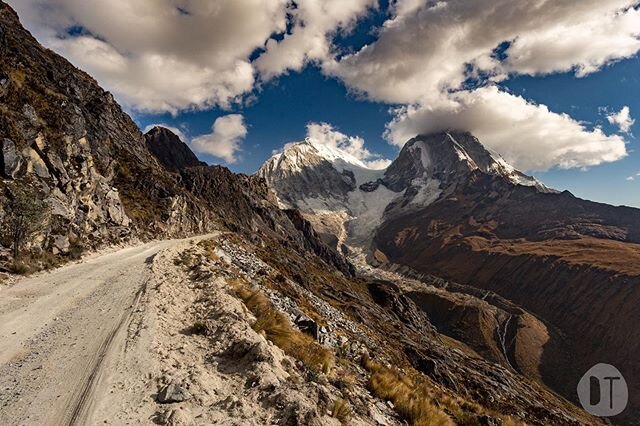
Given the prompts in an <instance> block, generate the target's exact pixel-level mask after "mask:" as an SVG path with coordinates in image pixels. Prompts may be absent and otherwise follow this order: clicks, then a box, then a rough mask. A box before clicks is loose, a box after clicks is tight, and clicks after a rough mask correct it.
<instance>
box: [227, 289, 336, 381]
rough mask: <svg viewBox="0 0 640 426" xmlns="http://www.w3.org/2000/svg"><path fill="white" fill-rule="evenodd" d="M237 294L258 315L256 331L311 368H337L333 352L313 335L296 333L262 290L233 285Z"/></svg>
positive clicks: (254, 326) (315, 369) (316, 369)
mask: <svg viewBox="0 0 640 426" xmlns="http://www.w3.org/2000/svg"><path fill="white" fill-rule="evenodd" d="M232 285H233V286H234V287H235V291H236V294H237V295H238V297H239V298H240V299H241V300H242V301H243V302H244V304H245V305H246V306H247V308H249V310H250V311H251V312H252V313H253V314H254V315H255V317H256V322H255V323H254V324H253V329H254V330H256V331H257V332H259V333H264V334H265V336H266V337H267V339H269V340H271V341H272V342H273V343H274V344H275V345H276V346H278V347H279V348H280V349H282V350H283V351H284V352H285V353H286V354H287V355H290V356H292V357H294V358H296V359H298V360H300V361H302V363H304V364H305V365H306V366H307V367H308V368H309V369H311V370H314V371H322V372H323V373H324V374H329V373H330V372H331V370H332V369H333V366H334V365H335V357H334V354H333V352H332V351H331V350H329V349H327V348H325V347H323V346H321V345H320V344H318V343H317V342H316V341H315V340H314V339H313V338H311V337H310V336H308V335H306V334H304V333H302V332H300V331H298V330H296V329H295V328H294V327H293V326H292V325H291V322H290V321H289V318H287V316H286V315H284V314H283V313H281V312H279V311H278V310H277V309H275V308H274V307H273V305H272V304H271V302H270V301H269V299H268V298H267V297H266V296H265V295H264V294H263V293H262V292H261V291H260V290H259V289H255V288H251V287H249V286H248V285H247V284H246V283H243V282H242V281H235V282H233V283H232Z"/></svg>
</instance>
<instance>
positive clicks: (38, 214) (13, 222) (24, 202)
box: [2, 185, 51, 263]
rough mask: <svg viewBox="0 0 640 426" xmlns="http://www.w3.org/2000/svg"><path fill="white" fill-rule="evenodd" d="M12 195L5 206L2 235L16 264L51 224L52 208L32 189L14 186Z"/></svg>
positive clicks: (11, 191) (11, 188)
mask: <svg viewBox="0 0 640 426" xmlns="http://www.w3.org/2000/svg"><path fill="white" fill-rule="evenodd" d="M10 193H11V194H10V197H9V201H8V203H7V204H6V206H5V215H4V219H3V223H2V233H3V234H4V235H5V236H6V238H7V239H8V242H9V245H10V246H11V252H12V255H13V260H14V263H16V262H17V261H18V260H19V258H20V254H21V251H22V249H23V248H24V247H25V246H26V245H27V244H28V243H30V242H32V240H33V239H34V237H35V236H36V235H37V234H38V233H40V232H41V231H43V230H44V229H45V227H46V225H47V224H48V223H49V217H50V213H51V208H50V206H49V205H48V204H47V203H46V202H45V201H43V200H42V197H41V196H40V195H39V194H38V193H37V192H36V191H35V190H33V189H31V188H28V187H25V186H22V185H20V186H18V185H12V186H11V187H10Z"/></svg>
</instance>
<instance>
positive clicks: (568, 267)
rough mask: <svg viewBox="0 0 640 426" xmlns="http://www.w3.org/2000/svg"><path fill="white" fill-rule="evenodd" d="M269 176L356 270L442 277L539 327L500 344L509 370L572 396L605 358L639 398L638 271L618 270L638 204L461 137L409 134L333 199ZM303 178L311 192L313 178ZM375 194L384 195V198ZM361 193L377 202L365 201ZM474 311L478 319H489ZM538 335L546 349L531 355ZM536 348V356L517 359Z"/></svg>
mask: <svg viewBox="0 0 640 426" xmlns="http://www.w3.org/2000/svg"><path fill="white" fill-rule="evenodd" d="M326 163H327V164H329V162H328V161H327V162H326ZM300 175H301V176H304V178H305V184H306V185H307V186H308V185H310V183H309V182H308V181H307V180H306V178H307V177H309V176H311V177H312V176H313V174H311V173H310V172H307V171H304V170H303V171H302V172H301V174H300ZM279 178H280V177H279V176H278V175H274V176H272V177H269V176H267V182H268V183H269V184H270V186H271V187H272V189H273V190H274V191H275V192H276V193H277V194H283V195H284V197H283V198H285V199H286V200H287V201H288V202H289V203H290V204H291V205H292V206H294V207H297V208H300V210H301V211H302V212H303V214H305V216H306V217H307V218H308V219H309V220H310V221H311V222H312V223H313V224H314V226H316V227H317V229H318V232H319V233H320V234H321V235H323V238H324V239H325V241H326V242H328V243H331V244H337V246H338V247H341V248H342V251H343V252H344V253H346V254H348V255H349V256H350V258H351V259H352V260H353V261H354V262H355V263H356V265H359V266H358V267H359V268H364V269H367V268H371V267H375V268H382V269H384V270H389V271H400V272H401V273H402V274H409V276H422V277H427V278H425V280H426V281H425V283H426V284H431V283H434V282H436V283H437V282H438V281H439V280H441V279H444V280H445V281H451V282H455V283H458V284H460V285H463V286H466V287H465V288H476V289H477V290H478V291H479V292H480V294H482V293H484V292H490V293H495V294H497V295H499V296H501V297H502V298H504V299H506V300H509V301H511V303H513V304H514V305H515V306H517V307H519V308H520V309H523V310H525V312H527V315H532V316H533V317H534V318H536V321H541V322H543V323H545V324H547V325H548V327H549V329H548V330H547V331H546V332H544V333H542V334H541V335H538V336H537V337H533V335H532V336H529V337H531V338H533V340H527V339H528V338H527V337H522V340H521V341H520V343H518V344H516V343H513V341H512V345H513V346H510V347H511V349H509V346H507V351H509V350H511V351H515V352H518V351H519V349H517V347H528V348H529V349H528V350H525V351H524V352H520V353H521V355H520V358H519V359H520V361H518V358H512V359H510V361H509V362H510V363H511V364H513V365H514V366H515V367H514V368H520V369H522V371H528V372H529V373H528V374H531V377H538V378H539V380H541V381H542V382H544V383H546V384H547V385H549V386H551V387H552V388H553V389H555V390H556V391H558V392H560V393H562V394H563V395H565V396H566V397H568V398H570V399H574V398H575V386H576V384H577V382H578V379H579V378H580V376H581V375H582V373H583V372H584V371H586V370H587V369H588V368H589V367H591V366H592V365H593V364H595V363H597V362H609V363H611V364H613V365H616V366H617V367H618V368H620V369H621V371H623V374H624V375H625V377H627V379H628V380H629V386H630V389H637V390H636V391H635V392H634V394H635V395H638V394H640V380H637V379H636V378H637V377H640V370H638V365H637V364H636V363H634V362H633V361H632V360H633V357H634V355H633V354H634V353H635V351H637V350H639V348H640V339H638V338H637V337H632V333H633V332H632V328H633V327H632V326H631V325H630V324H635V323H636V322H637V321H639V320H640V318H638V314H637V312H636V310H635V309H634V306H636V305H637V303H640V274H639V272H640V271H639V270H638V269H637V268H634V267H632V266H630V265H637V264H640V250H639V247H640V245H639V243H640V209H635V208H631V207H624V206H622V207H615V206H609V205H606V204H603V203H595V202H591V201H587V200H582V199H580V198H577V197H575V196H574V195H573V194H571V193H570V192H568V191H563V192H558V191H555V190H552V189H549V188H547V187H546V186H544V185H542V184H540V183H539V182H537V181H536V180H534V179H533V178H530V177H528V176H526V175H524V174H523V173H521V172H519V171H517V170H515V169H514V168H513V167H510V166H509V165H508V164H506V163H505V162H504V160H502V159H501V158H499V157H495V156H493V155H492V154H491V153H490V152H489V151H488V150H486V149H484V147H482V145H481V144H480V142H479V141H478V140H477V139H476V138H475V137H473V136H472V135H470V134H468V133H460V134H458V133H453V134H451V133H447V132H443V133H437V134H432V135H426V136H417V137H416V138H413V139H411V140H410V141H408V142H407V144H406V145H405V146H404V147H403V149H402V150H401V152H400V154H399V156H398V158H397V159H396V160H395V161H394V162H392V163H391V165H390V166H389V167H388V168H387V169H386V170H385V171H384V173H383V174H382V176H380V177H379V178H378V179H376V180H375V181H371V182H366V183H365V184H362V185H360V186H358V187H357V188H354V185H351V186H350V192H348V193H347V196H346V197H343V198H342V199H326V198H325V199H322V198H319V197H317V196H315V194H313V195H311V196H307V195H306V194H305V193H304V192H300V191H299V187H296V186H293V185H290V184H289V183H290V182H292V181H293V182H295V181H296V179H298V178H299V176H298V177H297V176H295V175H294V176H293V177H290V176H286V177H285V178H284V179H280V180H279ZM313 183H314V185H316V189H315V191H316V193H322V191H323V190H322V188H321V185H323V184H325V182H324V181H322V180H316V181H314V182H313ZM521 183H526V184H527V185H522V184H521ZM317 186H320V188H317ZM381 191H390V194H391V196H389V197H387V198H384V197H382V196H381V195H382V192H381ZM353 194H365V195H364V198H354V197H353ZM367 194H368V196H370V197H371V198H370V200H375V202H377V203H379V202H381V201H382V202H383V205H384V206H383V207H382V208H380V207H378V208H377V209H374V208H372V207H373V206H374V205H375V204H374V203H373V201H371V204H370V205H367V204H366V201H367V198H366V196H367ZM349 196H351V198H349ZM354 199H355V200H356V201H357V202H356V203H351V202H350V201H353V200H354ZM363 199H364V200H365V203H364V205H363V204H362V203H361V201H362V200H363ZM345 200H346V201H345ZM354 206H355V207H354ZM371 212H377V214H376V215H373V216H372V215H371ZM367 214H369V216H367ZM361 215H364V216H361ZM372 217H373V220H372V219H371V218H372ZM332 237H333V238H332ZM433 277H436V278H433ZM465 291H466V290H465ZM472 293H473V292H472ZM474 294H475V293H474ZM486 294H489V293H486ZM623 295H624V297H623ZM600 297H602V299H601V298H600ZM416 300H418V301H419V305H420V306H421V308H422V309H425V310H426V312H427V314H428V315H429V316H430V317H431V316H433V317H435V318H443V317H444V318H447V319H446V321H445V322H443V323H441V324H440V325H441V326H443V327H445V329H449V330H450V331H451V333H453V335H455V336H458V337H460V336H459V335H458V334H457V333H460V332H461V331H459V330H465V327H469V323H462V324H460V325H459V327H460V328H458V329H451V328H449V327H450V324H447V321H452V320H453V321H455V320H454V319H452V318H451V316H450V314H447V315H445V314H443V311H442V309H443V308H442V306H441V305H442V304H443V303H444V304H445V306H448V308H447V310H448V311H449V312H452V311H457V309H458V308H456V307H455V306H457V303H458V302H455V301H452V300H447V301H446V302H444V301H443V300H439V299H437V298H433V296H429V298H424V297H422V296H419V297H417V299H416ZM603 300H605V301H607V304H606V307H604V306H602V301H603ZM593 306H602V308H601V309H596V310H593V309H591V307H593ZM486 309H488V308H487V307H484V308H481V309H479V311H478V312H479V313H478V314H479V315H482V316H487V315H489V314H488V311H487V310H486ZM462 312H465V310H462ZM521 318H524V317H521ZM501 327H503V329H499V327H498V328H497V329H493V331H490V332H489V333H494V334H495V335H500V334H501V333H503V332H504V329H505V328H504V327H506V326H501ZM536 327H537V326H536ZM534 328H535V327H534ZM551 329H557V330H558V332H557V333H555V334H554V333H551V331H550V330H551ZM501 330H502V331H501ZM484 333H485V335H486V334H487V331H484ZM462 335H464V337H461V338H462V339H463V340H464V339H470V340H464V341H465V342H467V343H468V344H470V345H472V346H473V347H474V348H477V350H483V351H484V350H486V347H487V343H486V342H482V343H480V342H478V341H477V340H476V339H477V336H478V330H475V331H473V332H471V331H468V332H466V333H465V332H464V331H462ZM542 335H546V337H544V339H546V340H548V341H547V343H546V344H545V346H544V347H542V348H538V349H534V348H535V347H536V345H535V344H534V342H535V341H536V340H538V341H539V339H541V338H542V337H541V336H542ZM489 340H491V339H489ZM598 342H607V343H606V344H605V343H598ZM492 344H493V343H492V342H491V341H489V343H488V345H492ZM498 346H500V344H499V345H498ZM545 348H546V349H545ZM520 351H522V349H520ZM536 351H539V356H538V357H537V358H536V359H527V357H526V356H524V355H522V354H523V353H525V352H528V353H530V354H531V353H535V352H536ZM563 354H565V355H563ZM566 354H572V356H569V357H567V356H566ZM532 366H533V367H534V368H533V369H532V368H531V367H532ZM630 392H631V390H630ZM638 406H640V398H639V397H637V396H635V397H631V399H630V410H629V413H634V412H635V410H636V409H637V407H638ZM629 415H630V416H633V414H629Z"/></svg>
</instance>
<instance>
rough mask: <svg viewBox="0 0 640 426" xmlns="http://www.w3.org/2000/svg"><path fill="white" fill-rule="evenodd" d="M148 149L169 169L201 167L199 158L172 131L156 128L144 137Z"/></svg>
mask: <svg viewBox="0 0 640 426" xmlns="http://www.w3.org/2000/svg"><path fill="white" fill-rule="evenodd" d="M144 139H145V142H146V143H147V148H149V151H151V152H152V153H153V155H154V156H155V157H156V158H157V159H158V161H160V163H161V164H162V165H163V166H165V167H166V168H168V169H171V170H178V169H182V168H185V167H192V166H201V165H203V164H204V163H202V162H201V161H200V160H198V157H196V155H195V154H194V153H193V152H192V151H191V149H190V148H189V147H188V146H187V144H186V143H184V142H183V141H181V140H180V138H179V137H178V136H177V135H176V134H174V133H173V132H172V131H171V130H169V129H165V128H164V127H160V126H156V127H154V128H153V129H151V130H149V132H147V133H146V134H145V135H144Z"/></svg>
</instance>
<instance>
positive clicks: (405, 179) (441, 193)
mask: <svg viewBox="0 0 640 426" xmlns="http://www.w3.org/2000/svg"><path fill="white" fill-rule="evenodd" d="M258 174H259V175H260V176H261V177H263V178H265V179H266V181H267V183H268V184H269V185H270V186H271V188H272V189H273V190H274V191H275V193H276V194H277V196H278V198H279V200H280V202H281V204H282V205H283V206H285V207H293V208H297V209H300V210H301V211H302V212H303V213H304V214H305V215H306V216H307V218H308V219H309V220H311V222H312V223H313V224H314V226H315V227H316V229H317V230H318V231H319V232H320V233H321V234H325V235H328V236H332V238H333V242H334V243H346V244H347V245H350V246H352V247H354V246H355V247H366V246H367V245H368V244H369V243H370V241H371V238H372V236H373V234H374V232H375V230H376V229H377V228H378V226H380V224H381V223H383V222H384V221H385V220H386V219H388V218H390V217H393V216H395V215H403V214H406V213H409V212H411V211H416V210H419V209H423V208H426V207H427V206H429V205H431V204H433V203H435V202H437V201H438V200H444V199H446V198H447V197H449V196H451V195H452V194H454V193H456V191H459V190H460V189H461V188H464V187H465V186H466V185H468V184H469V183H470V182H471V181H472V180H474V179H476V177H477V176H481V175H484V176H485V177H491V178H493V179H498V181H501V182H503V183H506V184H507V185H523V186H530V187H535V188H536V189H537V190H538V191H539V192H549V191H550V190H549V189H548V188H547V187H545V186H544V185H542V184H541V183H540V182H538V181H537V180H536V179H535V178H533V177H530V176H527V175H525V174H523V173H521V172H519V171H518V170H516V169H515V168H513V167H511V166H510V165H509V164H508V163H507V162H506V161H504V159H502V157H500V156H499V155H497V154H494V153H491V152H490V151H488V150H487V149H486V148H485V147H484V146H483V145H482V144H481V143H480V142H479V141H478V139H476V138H475V137H474V136H472V135H471V134H469V133H461V132H443V133H436V134H431V135H424V136H417V137H415V138H413V139H412V140H410V141H409V142H407V144H406V145H405V146H404V147H403V148H402V150H401V152H400V154H399V155H398V157H397V158H396V160H394V161H393V162H392V163H391V164H390V165H389V167H387V168H386V169H383V170H373V169H371V168H369V167H367V165H366V164H365V163H364V162H362V161H360V160H359V159H357V158H355V157H354V156H353V155H351V154H349V153H348V152H346V151H345V150H342V149H339V148H337V147H334V146H329V145H326V144H321V143H318V142H317V141H314V140H312V139H307V140H305V141H303V142H298V143H294V144H289V145H287V146H285V148H284V149H283V151H282V152H280V153H278V154H275V155H274V156H273V157H271V158H270V159H269V160H268V161H267V162H266V163H265V164H264V165H263V166H262V167H261V168H260V170H259V171H258Z"/></svg>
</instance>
